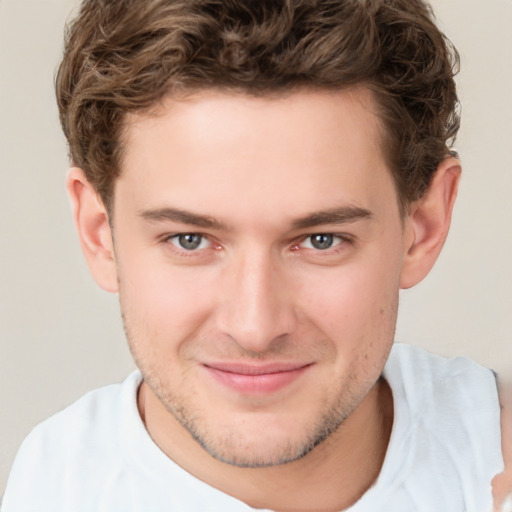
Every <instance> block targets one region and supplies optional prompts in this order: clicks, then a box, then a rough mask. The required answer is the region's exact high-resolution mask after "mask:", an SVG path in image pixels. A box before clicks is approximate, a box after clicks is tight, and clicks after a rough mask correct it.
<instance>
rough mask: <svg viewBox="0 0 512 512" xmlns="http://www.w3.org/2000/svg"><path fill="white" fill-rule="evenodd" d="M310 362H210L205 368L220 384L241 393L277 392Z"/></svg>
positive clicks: (295, 377)
mask: <svg viewBox="0 0 512 512" xmlns="http://www.w3.org/2000/svg"><path fill="white" fill-rule="evenodd" d="M311 366H312V364H310V363H268V364H263V365H254V364H243V363H208V364H204V368H205V369H206V370H207V371H208V372H209V374H210V375H211V376H212V377H213V378H214V379H215V380H216V381H217V382H219V383H220V384H222V385H224V386H225V387H227V388H229V389H231V390H232V391H235V392H237V393H240V394H253V395H265V394H270V393H275V392H277V391H279V390H281V389H283V388H285V387H287V386H288V385H290V384H291V383H292V382H294V381H295V380H297V379H298V378H299V377H300V376H301V375H303V374H304V373H305V372H306V371H307V370H308V369H309V368H310V367H311Z"/></svg>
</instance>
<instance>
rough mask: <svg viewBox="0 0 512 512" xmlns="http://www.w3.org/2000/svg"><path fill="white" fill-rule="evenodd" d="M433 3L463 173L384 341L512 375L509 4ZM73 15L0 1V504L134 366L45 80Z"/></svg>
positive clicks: (44, 0)
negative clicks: (433, 256)
mask: <svg viewBox="0 0 512 512" xmlns="http://www.w3.org/2000/svg"><path fill="white" fill-rule="evenodd" d="M433 4H434V7H435V8H436V10H437V14H438V18H439V20H440V24H441V26H442V27H443V28H444V29H445V30H446V32H447V33H448V35H449V36H450V38H451V39H452V40H453V41H454V42H455V44H456V46H457V47H458V48H459V50H460V52H461V57H462V72H461V74H460V76H459V78H458V83H459V87H460V96H461V100H462V105H463V124H462V130H461V133H460V136H459V139H458V142H457V145H456V147H457V149H458V150H459V152H460V154H461V156H462V162H463V167H464V171H463V180H462V184H461V188H460V193H459V200H458V205H457V206H456V211H455V215H454V219H453V225H452V231H451V234H450V237H449V240H448V242H447V245H446V248H445V250H444V253H443V254H442V256H441V258H440V260H439V262H438V264H437V266H436V267H435V269H434V271H433V272H432V273H431V275H430V276H429V277H428V278H427V279H426V280H425V281H424V282H423V283H421V284H420V285H419V286H417V287H416V288H415V289H412V290H408V291H405V292H403V293H402V294H401V305H400V313H399V324H398V329H397V334H396V339H397V340H398V341H407V342H409V343H415V344H418V345H421V346H424V347H426V348H427V349H430V350H432V351H434V352H437V353H440V354H443V355H447V356H450V355H467V356H470V357H472V358H473V359H475V360H477V361H479V362H480V363H482V364H484V365H486V366H489V367H492V368H494V369H495V370H497V371H499V372H502V373H504V374H508V375H512V348H511V335H510V332H511V330H512V329H511V328H512V313H511V310H512V291H511V290H512V272H511V270H510V267H511V264H512V257H511V255H512V229H511V224H512V201H511V200H510V195H511V193H512V151H511V145H512V31H511V30H510V26H511V24H512V1H510V0H487V1H485V2H484V1H483V0H475V1H471V0H436V1H434V2H433ZM73 6H76V2H74V1H71V0H33V1H27V0H0V180H1V181H0V183H1V185H0V234H1V238H0V240H1V249H0V272H1V277H0V340H1V341H0V343H1V344H0V411H1V419H0V495H1V494H2V493H3V490H4V487H5V483H6V480H7V475H8V471H9V468H10V466H11V464H12V461H13V459H14V455H15V453H16V450H17V448H18V446H19V444H20V443H21V441H22V439H23V438H24V437H25V436H26V435H27V433H28V432H29V431H30V429H31V428H32V427H33V426H34V425H35V424H36V423H38V422H39V421H41V420H43V419H44V418H46V417H48V416H49V415H51V414H53V413H54V412H56V411H58V410H59V409H61V408H63V407H64V406H66V405H68V404H69V403H71V402H72V401H74V400H75V399H77V398H78V397H79V396H81V395H82V394H83V393H85V392H86V391H88V390H89V389H92V388H95V387H98V386H101V385H103V384H107V383H111V382H116V381H120V380H122V379H123V378H124V376H125V375H126V374H127V373H128V372H129V371H130V370H131V369H132V368H134V366H133V363H132V362H131V358H130V355H129V352H128V349H127V348H126V346H125V341H124V336H123V333H122V326H121V321H120V314H119V310H118V306H117V299H116V297H115V296H109V295H108V294H106V293H104V292H102V291H100V290H99V289H98V288H97V287H96V285H95V284H94V283H93V281H92V279H91V278H90V276H89V274H88V271H87V268H86V266H85V262H84V261H83V258H82V255H81V253H80V249H79V245H78V239H77V236H76V234H75V232H74V228H73V225H72V221H71V216H70V214H69V208H68V202H67V198H66V196H65V191H64V178H65V174H66V169H67V156H66V147H65V141H64V138H63V136H62V135H61V132H60V127H59V124H58V117H57V109H56V106H55V101H54V96H53V83H52V82H53V75H54V71H55V68H56V66H57V63H58V60H59V56H60V54H61V46H62V32H63V25H64V21H65V20H66V18H67V17H68V15H69V13H70V12H71V10H72V8H73Z"/></svg>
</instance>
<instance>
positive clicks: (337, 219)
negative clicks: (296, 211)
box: [293, 206, 373, 229]
mask: <svg viewBox="0 0 512 512" xmlns="http://www.w3.org/2000/svg"><path fill="white" fill-rule="evenodd" d="M372 217H373V213H372V212H371V211H370V210H367V209H366V208H360V207H359V206H342V207H340V208H332V209H330V210H322V211H318V212H313V213H311V214H309V215H306V216H305V217H302V218H300V219H297V220H295V221H294V222H293V228H294V229H305V228H312V227H315V226H320V225H322V224H350V223H351V222H356V221H358V220H365V219H371V218H372Z"/></svg>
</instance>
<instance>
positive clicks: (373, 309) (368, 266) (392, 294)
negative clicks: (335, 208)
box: [299, 258, 400, 347]
mask: <svg viewBox="0 0 512 512" xmlns="http://www.w3.org/2000/svg"><path fill="white" fill-rule="evenodd" d="M394 267H395V268H393V266H391V267H389V266H386V265H384V264H383V263H382V261H381V260H380V258H372V259H370V258H369V259H368V260H367V261H366V262H364V261H358V262H357V263H354V264H351V265H346V266H343V267H339V268H337V269H330V270H329V271H328V272H323V273H318V272H317V273H315V275H314V276H313V275H310V276H305V277H304V281H303V286H301V291H300V292H299V293H300V295H301V297H302V300H301V303H302V308H303V310H304V312H305V314H306V315H307V316H309V318H310V320H311V321H312V322H314V323H315V324H316V325H317V326H318V327H319V328H320V330H322V331H323V332H324V334H325V335H326V336H327V337H328V338H329V339H333V340H341V342H342V343H343V344H344V345H346V346H348V345H352V346H353V347H360V346H361V344H365V343H366V344H367V345H369V344H373V342H377V341H381V340H382V341H383V342H384V341H385V340H389V339H390V338H392V337H393V335H394V328H395V323H396V314H397V308H398V283H399V274H400V272H399V265H395V266H394Z"/></svg>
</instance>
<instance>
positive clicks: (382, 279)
mask: <svg viewBox="0 0 512 512" xmlns="http://www.w3.org/2000/svg"><path fill="white" fill-rule="evenodd" d="M373 111H374V105H373V103H372V98H371V96H370V94H369V93H367V92H366V91H364V90H358V91H352V92H336V93H328V92H297V93H294V94H292V95H289V96H285V97H264V98H253V97H247V96H244V95H233V94H231V95H227V94H223V93H215V92H209V93H201V94H198V95H196V96H194V97H192V98H190V99H188V100H186V101H182V102H178V101H173V100H168V101H166V102H165V104H164V105H163V107H162V111H161V112H159V113H158V115H156V116H142V115H141V116H134V117H132V118H130V119H129V122H128V125H127V131H126V152H125V159H124V163H123V173H122V175H121V177H120V178H119V179H118V181H117V183H116V187H115V196H114V210H113V226H114V245H115V262H116V266H117V276H118V280H119V294H120V301H121V306H122V312H123V318H124V322H125V329H126V332H127V336H128V340H129V344H130V347H131V350H132V352H133V355H134V357H135V360H136V362H137V365H138V366H139V368H140V369H141V371H142V374H143V377H144V380H145V383H146V384H147V386H148V387H149V389H150V392H151V393H153V395H154V396H155V397H156V398H157V399H158V403H159V404H163V406H165V408H166V410H167V411H169V412H170V413H171V414H172V415H173V416H174V417H175V418H176V419H177V420H178V421H179V423H180V424H181V425H182V426H184V427H185V428H186V429H187V430H188V431H189V432H190V434H192V436H193V437H194V438H195V439H196V440H197V441H198V442H199V443H200V444H201V445H202V446H203V447H204V448H205V449H206V450H207V451H208V452H209V453H210V454H211V455H213V456H214V457H216V458H217V459H220V460H223V461H226V462H229V463H231V464H235V465H239V466H267V465H275V464H281V463H284V462H288V461H291V460H295V459H297V458H299V457H302V456H304V455H305V454H306V453H307V452H308V451H310V450H311V449H312V448H313V447H314V446H315V445H317V444H318V443H319V442H321V441H322V440H324V439H325V438H326V437H328V436H329V435H330V434H331V433H332V432H334V431H335V430H336V429H337V427H339V426H340V424H341V423H342V422H343V420H344V419H345V418H347V417H348V416H349V415H350V414H351V413H352V411H353V410H354V409H355V407H356V406H357V405H358V404H359V403H360V402H361V401H362V400H363V399H364V397H365V396H367V394H368V393H369V391H370V389H371V388H372V387H373V386H374V384H375V382H376V381H377V380H378V378H379V376H380V374H381V371H382V368H383V365H384V363H385V360H386V358H387V355H388V353H389V350H390V347H391V344H392V340H393V334H394V328H395V322H396V313H397V296H398V288H399V281H400V272H401V266H402V260H403V256H404V231H403V223H402V219H401V218H400V215H399V210H398V202H397V197H396V192H395V188H394V184H393V181H392V178H391V174H390V172H389V169H388V168H387V167H386V163H385V161H384V158H383V154H382V151H381V149H380V146H379V133H380V130H381V128H380V126H379V122H378V119H377V117H376V116H375V114H374V113H373Z"/></svg>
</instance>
